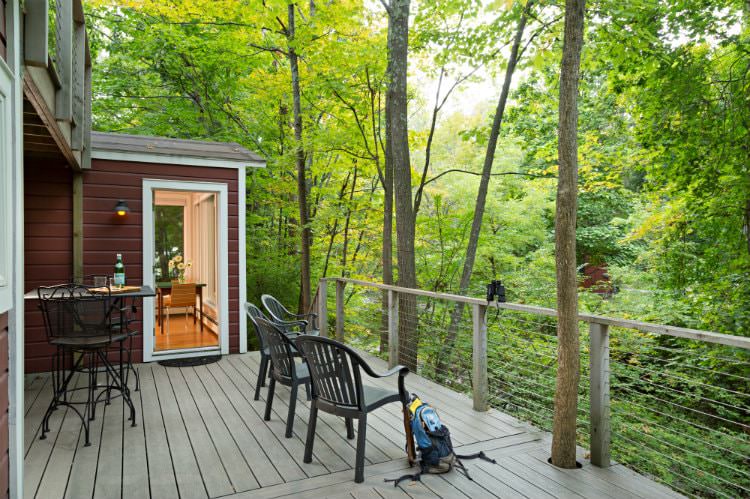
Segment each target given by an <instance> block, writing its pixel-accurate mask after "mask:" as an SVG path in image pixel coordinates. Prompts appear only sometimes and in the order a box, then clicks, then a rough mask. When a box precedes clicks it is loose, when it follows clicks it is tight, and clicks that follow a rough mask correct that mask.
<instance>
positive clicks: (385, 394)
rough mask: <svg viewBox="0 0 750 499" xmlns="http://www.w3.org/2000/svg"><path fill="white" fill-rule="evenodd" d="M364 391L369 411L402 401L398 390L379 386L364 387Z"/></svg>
mask: <svg viewBox="0 0 750 499" xmlns="http://www.w3.org/2000/svg"><path fill="white" fill-rule="evenodd" d="M362 389H363V391H364V395H365V407H367V410H368V411H372V410H373V409H377V408H378V407H380V406H381V405H385V404H388V403H390V402H398V401H399V400H400V397H399V394H398V391H397V390H389V389H387V388H380V387H377V386H369V385H363V386H362Z"/></svg>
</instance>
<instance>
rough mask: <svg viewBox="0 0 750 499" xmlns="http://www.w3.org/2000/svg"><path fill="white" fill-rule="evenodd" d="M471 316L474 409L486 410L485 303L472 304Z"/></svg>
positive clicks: (487, 387)
mask: <svg viewBox="0 0 750 499" xmlns="http://www.w3.org/2000/svg"><path fill="white" fill-rule="evenodd" d="M471 316H472V319H473V323H474V338H473V340H474V341H472V376H471V388H472V394H473V398H474V410H475V411H486V410H488V409H489V403H488V399H489V397H488V392H489V380H488V377H487V305H486V304H482V305H479V304H474V305H473V307H472V314H471Z"/></svg>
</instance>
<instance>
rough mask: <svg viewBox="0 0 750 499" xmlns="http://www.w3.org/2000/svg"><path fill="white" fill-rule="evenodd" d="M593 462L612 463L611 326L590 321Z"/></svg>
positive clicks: (603, 464) (600, 463)
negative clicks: (610, 401) (610, 398)
mask: <svg viewBox="0 0 750 499" xmlns="http://www.w3.org/2000/svg"><path fill="white" fill-rule="evenodd" d="M589 361H590V366H589V367H590V369H589V386H590V390H591V392H590V394H589V399H590V406H589V411H590V419H591V435H590V436H591V464H593V465H594V466H599V467H600V468H606V467H608V466H609V465H610V442H611V438H612V437H611V427H610V408H609V327H608V326H606V325H604V324H596V323H591V324H589Z"/></svg>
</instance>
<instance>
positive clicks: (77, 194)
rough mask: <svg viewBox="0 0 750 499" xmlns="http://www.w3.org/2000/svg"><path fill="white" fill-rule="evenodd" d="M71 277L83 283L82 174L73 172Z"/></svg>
mask: <svg viewBox="0 0 750 499" xmlns="http://www.w3.org/2000/svg"><path fill="white" fill-rule="evenodd" d="M73 277H74V280H75V282H83V173H81V172H73Z"/></svg>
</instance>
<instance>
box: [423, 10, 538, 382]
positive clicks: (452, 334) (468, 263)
mask: <svg viewBox="0 0 750 499" xmlns="http://www.w3.org/2000/svg"><path fill="white" fill-rule="evenodd" d="M533 3H534V1H533V0H528V2H526V6H525V7H524V9H523V12H522V13H521V17H520V18H519V19H518V25H517V27H516V34H515V37H514V39H513V46H512V48H511V51H510V58H509V59H508V67H507V68H506V70H505V81H504V82H503V88H502V91H501V92H500V99H499V100H498V102H497V109H496V110H495V118H494V119H493V121H492V128H491V129H490V137H489V140H488V142H487V153H486V154H485V157H484V166H483V168H482V179H481V180H480V182H479V191H478V192H477V201H476V204H475V206H474V220H473V221H472V223H471V233H470V234H469V244H468V246H467V248H466V258H465V260H464V268H463V272H462V274H461V282H460V284H459V286H458V294H459V295H465V294H466V292H467V291H468V289H469V283H470V282H471V274H472V272H473V271H474V260H475V258H476V256H477V246H478V244H479V234H480V232H481V230H482V217H483V216H484V208H485V205H486V204H487V190H488V188H489V183H490V175H491V173H492V164H493V163H494V162H495V151H496V149H497V140H498V138H499V137H500V127H501V126H502V124H503V115H504V114H505V105H506V103H507V102H508V94H509V93H510V84H511V82H512V81H513V73H514V72H515V70H516V63H517V62H518V51H519V49H520V47H521V39H522V38H523V32H524V30H525V29H526V20H527V16H528V13H529V9H531V5H532V4H533ZM463 313H464V304H463V303H456V306H455V307H454V309H453V312H452V313H451V322H450V325H449V326H448V333H447V335H446V338H445V342H444V344H443V348H442V355H440V357H439V359H438V363H437V367H436V371H437V373H438V376H443V375H445V376H448V375H449V373H448V372H447V371H448V366H450V365H451V362H452V359H453V347H454V345H455V344H456V337H457V336H458V328H459V326H460V324H461V317H462V316H463Z"/></svg>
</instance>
